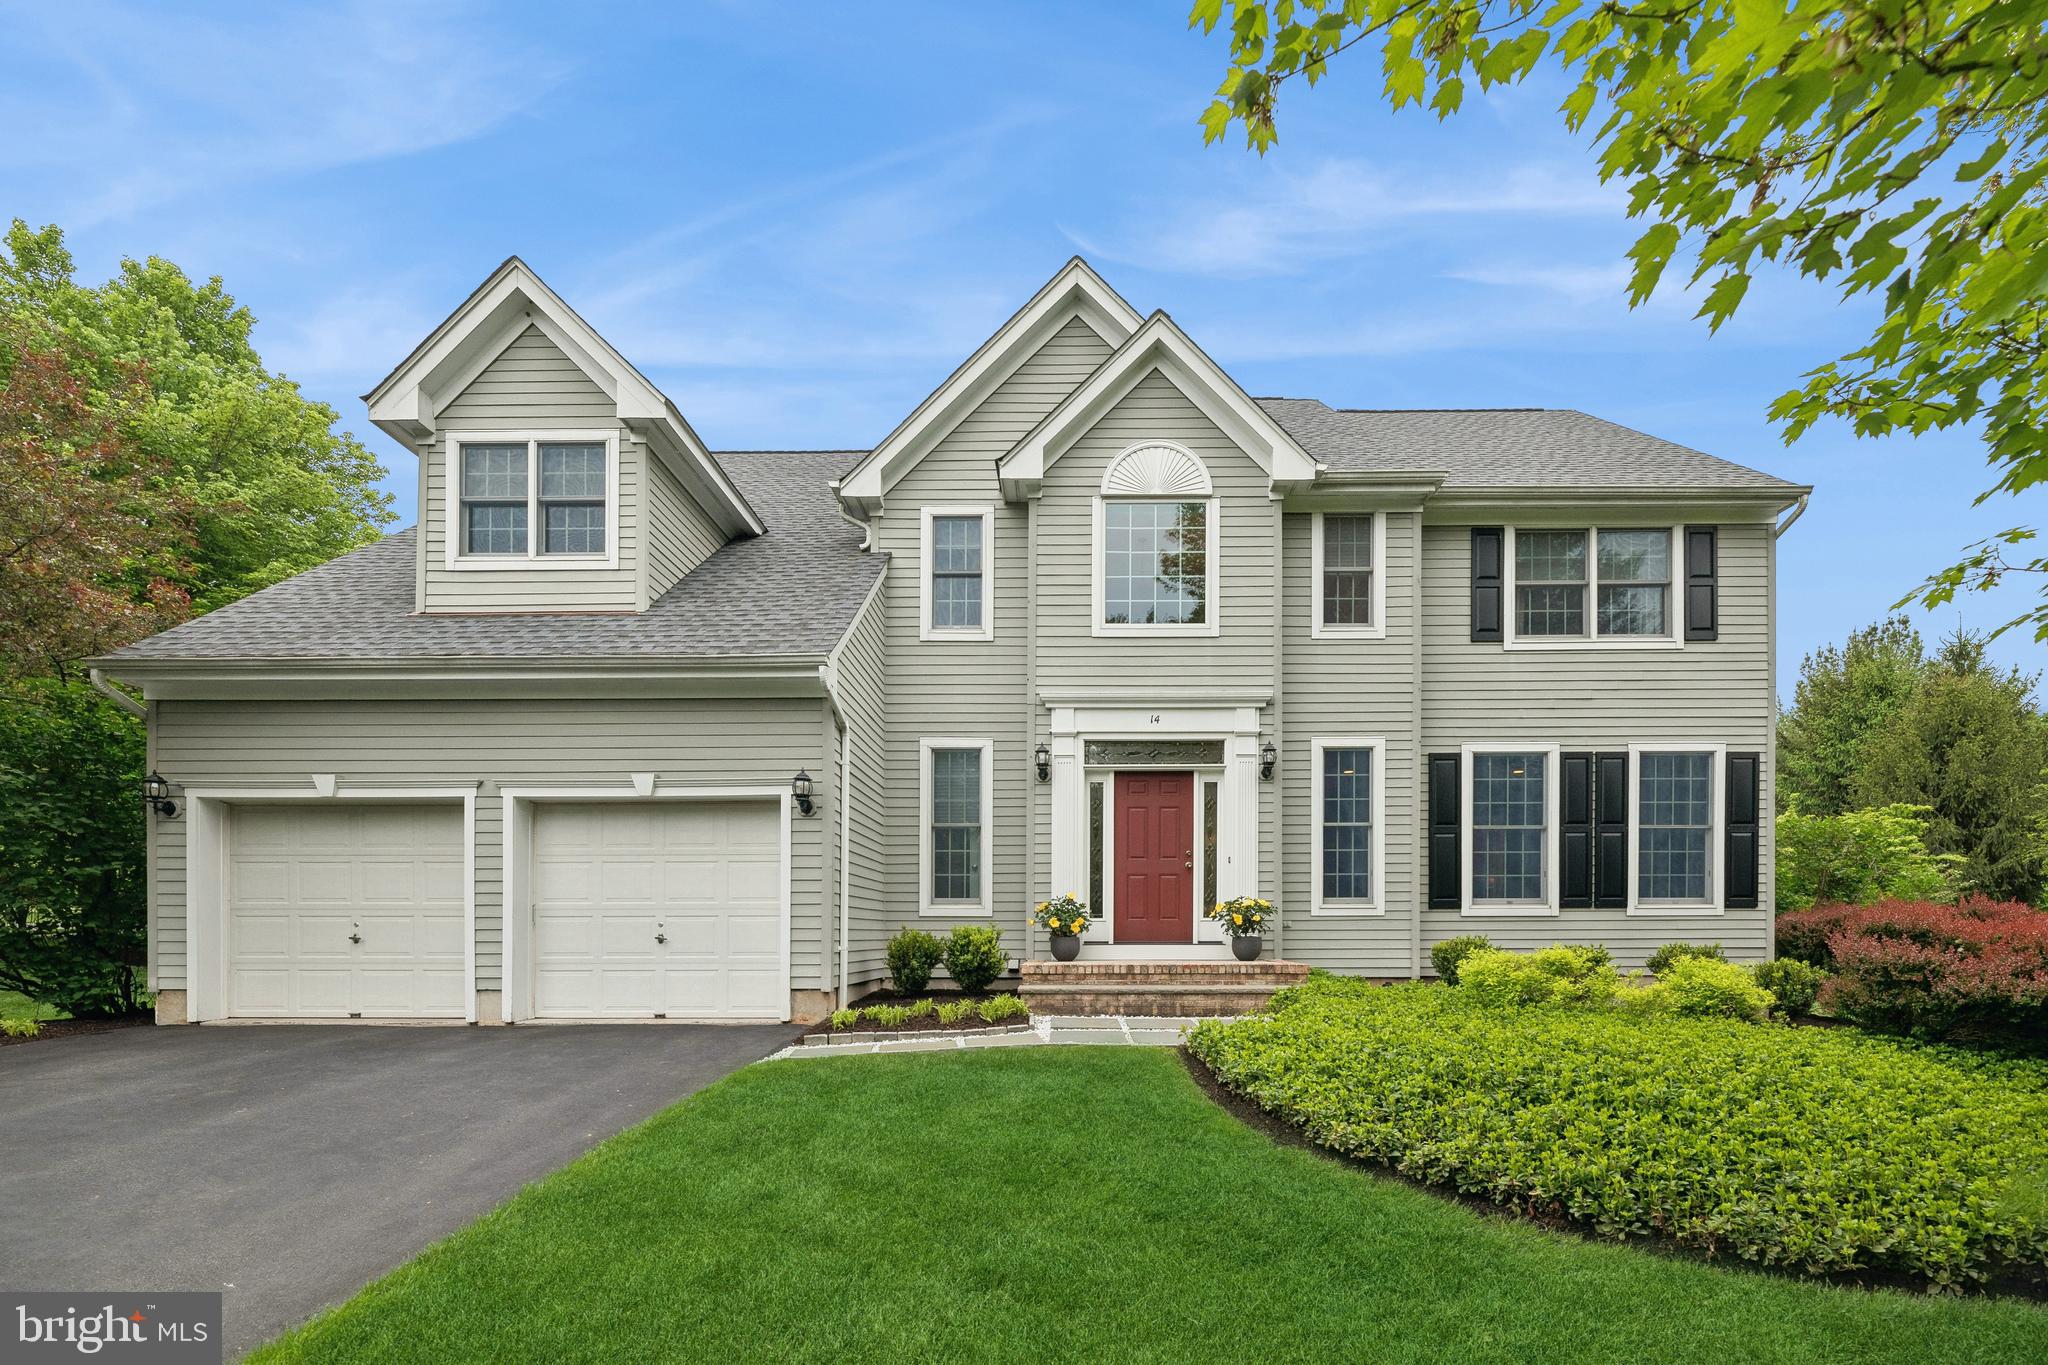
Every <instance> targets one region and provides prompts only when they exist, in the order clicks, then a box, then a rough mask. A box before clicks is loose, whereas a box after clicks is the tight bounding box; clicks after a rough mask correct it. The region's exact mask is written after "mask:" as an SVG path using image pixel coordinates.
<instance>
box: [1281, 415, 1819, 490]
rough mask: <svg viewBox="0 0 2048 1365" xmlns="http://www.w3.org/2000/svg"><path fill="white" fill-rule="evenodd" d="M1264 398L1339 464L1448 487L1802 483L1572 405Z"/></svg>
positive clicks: (1313, 449) (1332, 464)
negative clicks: (1383, 404) (1425, 478)
mask: <svg viewBox="0 0 2048 1365" xmlns="http://www.w3.org/2000/svg"><path fill="white" fill-rule="evenodd" d="M1257 401H1258V404H1259V406H1260V407H1261V408H1263V409H1265V411H1267V412H1268V413H1271V414H1272V415H1273V417H1275V418H1276V419H1277V420H1278V421H1279V422H1280V424H1281V425H1282V426H1284V427H1286V428H1287V430H1288V431H1289V432H1291V433H1293V435H1294V437H1295V439H1296V440H1298V441H1299V442H1300V443H1301V444H1302V446H1303V447H1304V448H1305V449H1307V451H1308V452H1309V453H1310V454H1311V455H1313V456H1314V457H1315V458H1316V460H1317V462H1318V463H1320V464H1322V465H1325V466H1326V467H1328V468H1329V469H1330V470H1331V471H1333V472H1344V473H1405V472H1409V471H1414V470H1430V471H1437V472H1441V473H1442V474H1443V475H1444V482H1443V487H1444V489H1445V490H1446V491H1480V490H1496V491H1511V490H1534V489H1543V490H1579V491H1590V490H1595V489H1601V490H1615V491H1620V490H1628V489H1639V490H1655V491H1668V492H1710V493H1736V494H1739V493H1782V494H1785V495H1787V496H1788V497H1796V496H1797V495H1798V494H1800V493H1805V492H1811V491H1812V490H1811V489H1809V488H1807V487H1805V486H1804V485H1801V484H1795V483H1788V482H1786V481H1785V480H1784V479H1780V478H1775V477H1773V476H1772V475H1769V474H1764V473H1760V472H1759V471H1757V470H1754V469H1750V468H1747V467H1745V466H1743V465H1739V464H1734V463H1731V462H1730V461H1727V460H1723V459H1719V458H1717V457H1716V456H1713V455H1708V454H1706V453H1705V452H1704V451H1699V450H1694V449H1692V448H1691V447H1690V446H1682V445H1678V444H1676V443H1674V442H1671V441H1666V440H1662V439H1660V438H1658V437H1655V436H1650V435H1647V434H1645V433H1643V432H1640V431H1635V430H1632V429H1630V428H1628V427H1624V426H1619V425H1617V424H1615V423H1613V422H1608V421H1603V420H1602V419H1600V418H1598V417H1592V416H1589V415H1588V414H1586V413H1583V412H1576V411H1573V410H1571V409H1569V408H1468V409H1445V408H1436V409H1428V408H1423V409H1364V408H1333V407H1331V406H1329V404H1327V403H1323V402H1321V401H1319V400H1317V399H1314V398H1261V399H1259V400H1257Z"/></svg>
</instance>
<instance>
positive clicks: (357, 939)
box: [348, 934, 363, 943]
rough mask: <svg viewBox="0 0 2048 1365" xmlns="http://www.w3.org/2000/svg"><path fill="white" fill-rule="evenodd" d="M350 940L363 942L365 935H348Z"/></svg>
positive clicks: (351, 941)
mask: <svg viewBox="0 0 2048 1365" xmlns="http://www.w3.org/2000/svg"><path fill="white" fill-rule="evenodd" d="M348 941H349V942H350V943H361V942H362V941H363V936H362V935H361V934H350V935H349V936H348Z"/></svg>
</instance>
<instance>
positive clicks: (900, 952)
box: [888, 929, 946, 995]
mask: <svg viewBox="0 0 2048 1365" xmlns="http://www.w3.org/2000/svg"><path fill="white" fill-rule="evenodd" d="M888 953H889V980H891V981H892V982H894V983H895V984H896V989H897V991H898V992H899V993H900V994H903V995H916V994H917V993H918V992H919V991H921V990H923V989H924V988H925V987H926V986H928V985H930V984H931V980H932V969H933V968H934V967H937V966H938V965H939V959H940V958H942V957H944V956H945V954H946V945H945V944H943V943H941V942H940V941H939V937H938V935H936V934H927V933H926V932H925V931H924V930H922V929H899V930H897V931H896V937H894V938H892V939H890V940H889V948H888Z"/></svg>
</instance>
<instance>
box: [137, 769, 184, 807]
mask: <svg viewBox="0 0 2048 1365" xmlns="http://www.w3.org/2000/svg"><path fill="white" fill-rule="evenodd" d="M142 804H143V805H145V806H148V807H149V808H150V809H151V810H153V811H155V812H156V813H157V814H158V815H162V816H172V815H176V814H177V813H178V803H177V802H175V801H173V800H171V784H170V783H168V782H166V781H164V775H163V774H162V773H160V772H157V771H156V770H155V769H151V770H150V774H149V776H148V777H145V778H143V779H142Z"/></svg>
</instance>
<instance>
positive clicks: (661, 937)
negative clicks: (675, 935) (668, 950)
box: [654, 934, 668, 943]
mask: <svg viewBox="0 0 2048 1365" xmlns="http://www.w3.org/2000/svg"><path fill="white" fill-rule="evenodd" d="M654 941H655V942H656V943H666V942H668V935H667V934H656V935H655V936H654Z"/></svg>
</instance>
